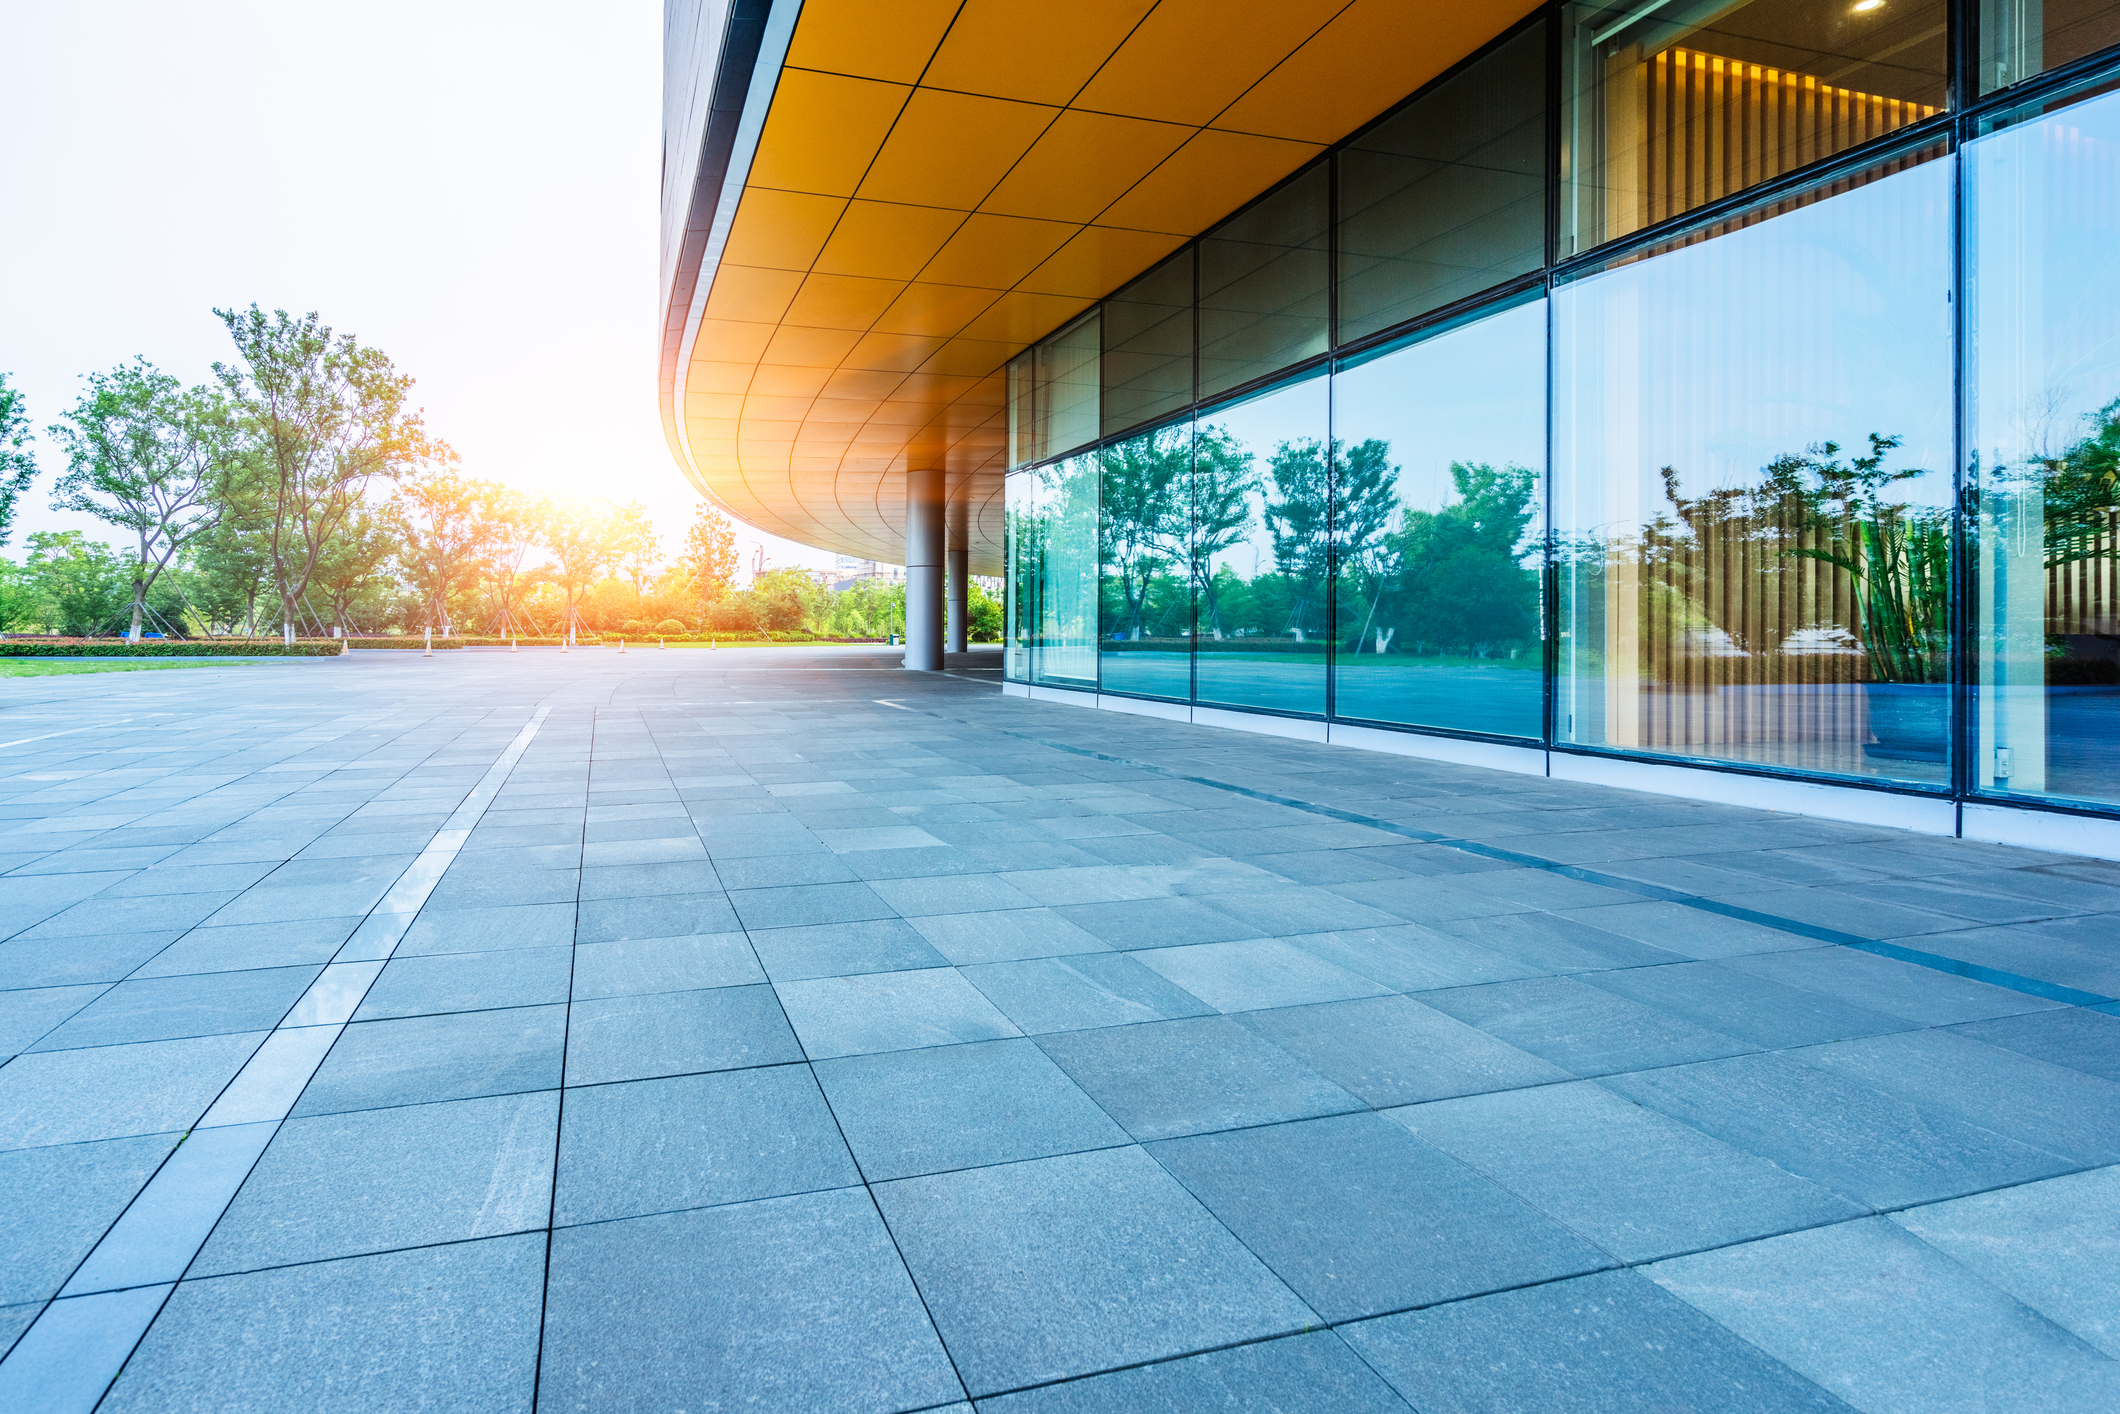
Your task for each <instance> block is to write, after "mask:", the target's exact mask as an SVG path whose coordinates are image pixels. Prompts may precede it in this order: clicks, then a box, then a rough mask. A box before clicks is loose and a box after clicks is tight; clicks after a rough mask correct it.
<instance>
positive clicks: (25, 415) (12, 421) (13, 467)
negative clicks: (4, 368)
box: [0, 373, 37, 545]
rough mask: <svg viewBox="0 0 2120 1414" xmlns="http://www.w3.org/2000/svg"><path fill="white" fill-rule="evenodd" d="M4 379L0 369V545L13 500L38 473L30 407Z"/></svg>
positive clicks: (10, 523) (11, 525)
mask: <svg viewBox="0 0 2120 1414" xmlns="http://www.w3.org/2000/svg"><path fill="white" fill-rule="evenodd" d="M7 380H8V375H7V374H5V373H0V545H5V544H6V543H7V537H8V536H9V535H11V534H12V533H13V532H14V529H15V503H16V502H17V501H19V500H20V499H21V498H22V495H23V493H24V492H26V491H28V490H29V484H30V482H32V481H34V480H35V479H36V477H37V459H36V457H35V456H34V455H32V454H31V452H30V450H29V444H30V441H31V437H30V431H29V409H28V408H27V407H26V406H25V405H24V401H23V397H22V391H21V390H20V389H19V388H10V387H8V386H7Z"/></svg>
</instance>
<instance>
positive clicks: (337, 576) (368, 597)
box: [311, 505, 404, 633]
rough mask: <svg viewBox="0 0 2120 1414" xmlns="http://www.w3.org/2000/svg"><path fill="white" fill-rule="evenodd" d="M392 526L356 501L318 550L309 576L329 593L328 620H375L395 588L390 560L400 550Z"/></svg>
mask: <svg viewBox="0 0 2120 1414" xmlns="http://www.w3.org/2000/svg"><path fill="white" fill-rule="evenodd" d="M397 530H398V527H397V526H396V525H395V524H394V523H393V522H392V520H391V518H390V517H389V516H387V515H384V514H381V513H379V512H377V511H375V510H372V509H370V508H369V507H367V506H365V505H363V506H356V507H354V509H353V510H352V511H351V512H349V513H348V514H347V516H346V519H345V520H343V521H341V522H340V523H339V528H338V530H337V531H335V532H334V533H333V534H332V537H331V540H330V542H329V543H328V544H327V545H326V546H325V547H324V553H323V554H322V555H320V556H318V558H317V569H316V575H315V578H314V579H313V580H312V581H311V582H312V583H313V584H314V585H315V586H316V587H317V588H318V589H321V590H323V591H324V593H325V594H326V595H328V596H329V597H330V603H331V622H332V623H333V624H335V625H336V626H337V627H338V629H339V631H340V632H342V633H347V632H353V631H355V630H356V629H373V628H376V627H378V626H379V625H378V624H377V622H376V619H377V618H378V616H379V615H380V614H381V613H382V612H383V600H384V599H385V598H387V597H388V594H389V591H390V590H392V589H394V588H395V585H394V584H393V582H392V581H391V579H390V575H389V573H388V571H389V566H390V562H391V560H392V559H394V558H396V557H397V556H399V555H401V554H402V553H403V552H404V547H403V545H402V544H401V542H400V541H399V539H398V534H397Z"/></svg>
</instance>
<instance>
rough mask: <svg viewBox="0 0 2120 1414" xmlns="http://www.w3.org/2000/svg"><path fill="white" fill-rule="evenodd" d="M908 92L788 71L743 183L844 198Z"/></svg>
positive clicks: (902, 87) (840, 77)
mask: <svg viewBox="0 0 2120 1414" xmlns="http://www.w3.org/2000/svg"><path fill="white" fill-rule="evenodd" d="M912 93H913V90H912V89H911V88H908V87H907V86H906V85H904V84H896V83H877V82H875V81H873V80H871V79H853V78H847V77H846V76H845V75H843V74H817V73H811V72H810V71H808V70H807V69H790V70H788V71H787V72H786V73H784V74H782V75H781V76H780V89H779V92H778V94H777V95H776V96H775V101H774V104H773V115H772V116H771V117H769V118H768V119H766V130H765V135H764V136H763V137H762V138H761V139H760V140H759V143H758V156H757V158H756V159H755V160H754V161H753V162H752V163H751V172H750V175H749V176H748V177H747V178H746V179H745V181H746V184H747V185H749V186H754V187H767V188H774V189H778V190H781V191H806V192H816V193H819V194H821V195H824V196H852V195H853V194H854V188H856V187H857V186H859V185H861V177H862V174H863V173H864V172H866V171H868V169H869V163H870V162H871V161H872V160H874V158H875V156H876V150H877V149H878V148H879V147H881V146H883V140H884V137H885V135H886V134H888V133H889V132H890V130H891V124H892V123H893V122H895V121H896V120H897V118H898V114H899V111H900V110H901V109H903V108H904V107H905V101H906V99H907V98H909V97H911V96H912Z"/></svg>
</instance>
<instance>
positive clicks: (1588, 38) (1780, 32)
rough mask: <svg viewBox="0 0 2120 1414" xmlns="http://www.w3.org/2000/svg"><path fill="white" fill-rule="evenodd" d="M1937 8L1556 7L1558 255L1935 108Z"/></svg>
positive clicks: (1897, 1)
mask: <svg viewBox="0 0 2120 1414" xmlns="http://www.w3.org/2000/svg"><path fill="white" fill-rule="evenodd" d="M1945 11H1946V5H1945V3H1944V0H1875V3H1872V0H1752V3H1749V4H1747V3H1738V4H1729V3H1725V0H1696V3H1692V4H1685V3H1680V4H1675V5H1674V4H1648V5H1644V4H1641V3H1638V0H1618V3H1614V4H1609V5H1576V6H1571V7H1570V8H1569V10H1568V11H1567V26H1568V28H1567V38H1566V41H1565V46H1564V47H1565V53H1566V55H1567V64H1568V70H1567V72H1566V74H1565V75H1564V76H1563V84H1564V87H1565V90H1566V91H1565V93H1564V96H1563V102H1564V104H1565V105H1566V106H1565V108H1564V110H1563V116H1562V123H1561V148H1562V169H1563V199H1562V228H1563V239H1562V242H1561V247H1562V253H1563V254H1564V255H1565V254H1574V253H1576V252H1579V251H1584V250H1588V249H1589V248H1590V247H1592V246H1594V245H1597V244H1599V243H1600V242H1603V241H1608V240H1612V239H1613V238H1615V237H1617V236H1623V235H1625V234H1627V233H1628V232H1629V231H1636V230H1640V229H1641V228H1642V227H1644V226H1648V225H1653V224H1654V223H1656V222H1658V221H1663V220H1667V219H1669V218H1670V217H1673V216H1678V215H1681V214H1683V213H1685V212H1687V211H1691V210H1692V209H1693V208H1694V207H1696V206H1700V205H1702V204H1703V203H1705V202H1710V201H1715V200H1717V199H1719V198H1721V197H1725V196H1729V195H1731V194H1733V193H1735V192H1740V191H1743V190H1744V189H1745V188H1746V187H1749V186H1754V185H1756V184H1758V183H1760V182H1764V181H1767V180H1770V179H1771V178H1774V177H1778V176H1780V175H1781V174H1782V173H1784V172H1789V171H1793V170H1795V169H1796V168H1798V167H1801V166H1803V165H1805V164H1806V163H1810V162H1816V161H1818V160H1819V159H1820V158H1824V157H1830V156H1832V155H1833V154H1834V153H1836V152H1842V151H1845V150H1846V149H1848V148H1851V147H1854V146H1856V145H1857V144H1858V143H1864V142H1868V141H1870V140H1871V139H1873V138H1878V137H1882V136H1884V135H1885V134H1886V133H1890V132H1893V131H1895V130H1897V129H1899V128H1902V127H1904V126H1906V125H1907V124H1908V123H1912V122H1918V121H1919V120H1921V119H1923V118H1927V117H1930V116H1932V115H1934V114H1936V113H1939V112H1941V111H1942V109H1943V105H1944V102H1945V88H1944V80H1945V73H1944V70H1945V63H1946V58H1947V53H1948V51H1947V47H1946V45H1945V42H1944V41H1945Z"/></svg>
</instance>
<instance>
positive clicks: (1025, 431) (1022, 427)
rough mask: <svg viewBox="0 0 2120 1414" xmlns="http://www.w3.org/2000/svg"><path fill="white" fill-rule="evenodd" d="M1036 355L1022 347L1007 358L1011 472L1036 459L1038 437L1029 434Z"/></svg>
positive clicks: (1034, 422)
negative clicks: (1020, 351) (1018, 351)
mask: <svg viewBox="0 0 2120 1414" xmlns="http://www.w3.org/2000/svg"><path fill="white" fill-rule="evenodd" d="M1036 362H1037V356H1036V354H1035V353H1034V352H1033V351H1032V350H1030V349H1025V350H1024V351H1023V352H1022V353H1020V354H1017V355H1016V356H1015V357H1014V358H1012V359H1010V360H1009V361H1008V465H1009V470H1011V471H1014V470H1015V469H1016V468H1017V467H1019V466H1029V465H1030V464H1031V463H1032V462H1034V461H1036V460H1038V439H1037V438H1035V437H1033V436H1032V435H1031V431H1032V428H1033V427H1034V426H1035V425H1036V419H1035V417H1034V416H1033V414H1032V410H1031V389H1032V387H1033V386H1035V384H1036V381H1037V379H1036V373H1035V364H1036Z"/></svg>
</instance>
